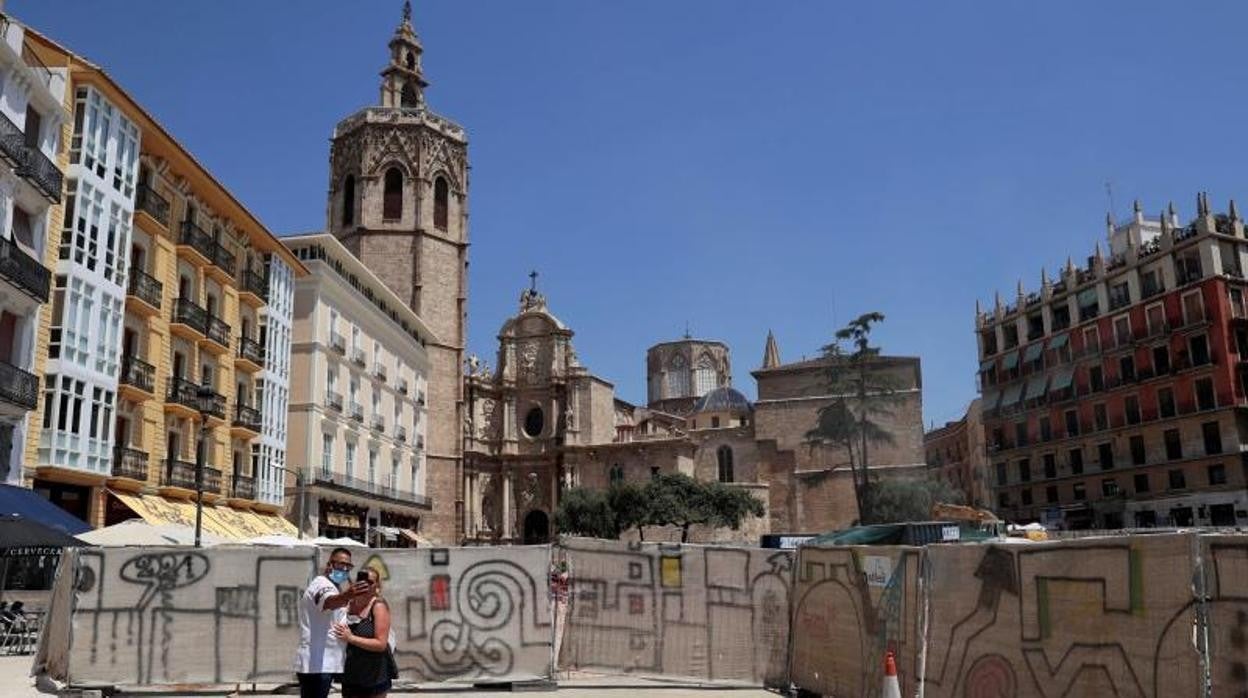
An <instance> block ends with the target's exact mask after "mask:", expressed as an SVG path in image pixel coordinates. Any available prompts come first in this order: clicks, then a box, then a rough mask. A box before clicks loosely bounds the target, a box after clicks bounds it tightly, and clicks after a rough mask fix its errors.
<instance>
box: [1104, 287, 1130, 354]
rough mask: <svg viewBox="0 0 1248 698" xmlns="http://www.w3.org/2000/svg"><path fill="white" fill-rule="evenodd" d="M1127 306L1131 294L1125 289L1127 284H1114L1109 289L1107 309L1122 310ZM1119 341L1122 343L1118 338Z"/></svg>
mask: <svg viewBox="0 0 1248 698" xmlns="http://www.w3.org/2000/svg"><path fill="white" fill-rule="evenodd" d="M1128 305H1131V292H1130V290H1129V289H1128V288H1127V282H1125V281H1123V282H1122V283H1120V284H1114V285H1113V286H1110V287H1109V308H1110V309H1111V310H1117V309H1118V308H1122V307H1124V306H1128ZM1119 341H1122V340H1121V338H1119Z"/></svg>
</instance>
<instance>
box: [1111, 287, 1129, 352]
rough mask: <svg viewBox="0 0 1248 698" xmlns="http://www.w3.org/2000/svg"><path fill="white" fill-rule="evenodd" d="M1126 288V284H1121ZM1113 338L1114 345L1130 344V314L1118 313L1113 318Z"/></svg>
mask: <svg viewBox="0 0 1248 698" xmlns="http://www.w3.org/2000/svg"><path fill="white" fill-rule="evenodd" d="M1122 286H1123V289H1124V290H1125V289H1126V286H1127V285H1126V284H1123V285H1122ZM1114 340H1115V342H1116V346H1120V347H1124V346H1127V345H1129V344H1131V316H1130V315H1119V316H1118V317H1116V318H1114Z"/></svg>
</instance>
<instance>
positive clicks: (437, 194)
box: [433, 177, 451, 230]
mask: <svg viewBox="0 0 1248 698" xmlns="http://www.w3.org/2000/svg"><path fill="white" fill-rule="evenodd" d="M450 199H451V187H450V185H448V184H447V183H446V177H438V178H437V179H435V180H433V225H434V227H435V228H437V229H438V230H446V220H447V218H448V209H449V208H450V203H451V202H450Z"/></svg>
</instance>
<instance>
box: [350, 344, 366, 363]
mask: <svg viewBox="0 0 1248 698" xmlns="http://www.w3.org/2000/svg"><path fill="white" fill-rule="evenodd" d="M351 361H352V362H353V363H355V365H356V366H359V367H360V368H364V366H365V365H366V364H367V362H366V361H365V360H364V350H363V349H360V348H359V347H356V348H354V349H352V350H351Z"/></svg>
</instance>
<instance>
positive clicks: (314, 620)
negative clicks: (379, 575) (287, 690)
mask: <svg viewBox="0 0 1248 698" xmlns="http://www.w3.org/2000/svg"><path fill="white" fill-rule="evenodd" d="M354 567H355V566H354V565H352V564H351V551H350V550H347V549H346V548H334V550H333V552H331V553H330V554H329V561H328V562H327V563H325V569H324V571H323V572H322V574H319V575H317V576H316V577H315V578H313V580H312V582H311V583H310V584H308V588H307V590H305V591H304V592H303V598H302V599H300V602H299V649H298V651H297V652H296V653H295V673H296V675H297V676H298V677H299V695H300V697H301V698H326V697H327V696H328V695H329V689H330V684H331V683H332V682H333V680H334V675H336V674H341V673H342V660H343V651H344V648H345V643H343V642H342V641H341V640H339V639H337V638H335V637H334V636H333V635H332V634H331V632H330V630H331V628H332V627H333V624H334V623H341V622H345V621H346V618H347V604H348V603H350V602H351V598H352V597H353V596H355V595H356V594H361V593H364V592H366V591H368V588H369V587H368V583H367V582H356V583H355V584H351V585H349V586H348V585H347V582H349V581H350V579H351V570H352V568H354Z"/></svg>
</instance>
